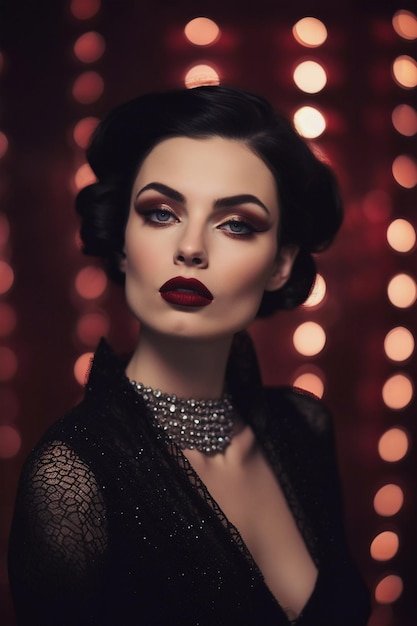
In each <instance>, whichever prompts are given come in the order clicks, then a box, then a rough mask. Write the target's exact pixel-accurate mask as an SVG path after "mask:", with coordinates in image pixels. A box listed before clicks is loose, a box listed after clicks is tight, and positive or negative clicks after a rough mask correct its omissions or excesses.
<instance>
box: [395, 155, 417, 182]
mask: <svg viewBox="0 0 417 626" xmlns="http://www.w3.org/2000/svg"><path fill="white" fill-rule="evenodd" d="M392 175H393V176H394V178H395V180H396V182H397V183H398V184H399V185H401V186H402V187H405V188H406V189H411V188H412V187H415V186H416V185H417V162H416V161H415V160H414V159H413V158H412V157H410V156H407V155H406V154H401V155H400V156H398V157H397V158H396V159H395V160H394V162H393V164H392Z"/></svg>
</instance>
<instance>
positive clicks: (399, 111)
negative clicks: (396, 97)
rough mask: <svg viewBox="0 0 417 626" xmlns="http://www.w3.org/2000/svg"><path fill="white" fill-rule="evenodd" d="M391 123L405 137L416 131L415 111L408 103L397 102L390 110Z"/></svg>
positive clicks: (416, 117)
mask: <svg viewBox="0 0 417 626" xmlns="http://www.w3.org/2000/svg"><path fill="white" fill-rule="evenodd" d="M391 119H392V123H393V126H394V128H395V130H396V131H398V132H399V133H400V134H401V135H405V136H406V137H412V136H413V135H415V134H416V133H417V111H416V110H415V109H413V107H412V106H410V105H409V104H399V105H398V106H397V107H395V109H394V110H393V112H392V116H391Z"/></svg>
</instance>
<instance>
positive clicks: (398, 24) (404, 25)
mask: <svg viewBox="0 0 417 626" xmlns="http://www.w3.org/2000/svg"><path fill="white" fill-rule="evenodd" d="M392 25H393V28H394V30H395V32H396V33H397V35H399V36H400V37H403V39H409V40H412V39H417V16H416V15H415V14H414V13H412V12H411V11H406V10H404V9H401V10H400V11H397V12H396V13H395V14H394V16H393V18H392Z"/></svg>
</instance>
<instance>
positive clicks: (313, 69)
mask: <svg viewBox="0 0 417 626" xmlns="http://www.w3.org/2000/svg"><path fill="white" fill-rule="evenodd" d="M293 78H294V82H295V84H296V85H297V87H298V88H299V89H301V91H305V92H306V93H318V92H319V91H321V90H322V89H323V87H325V85H326V82H327V75H326V72H325V69H324V67H323V66H322V65H320V63H317V62H316V61H303V62H302V63H300V64H299V65H297V67H296V68H295V70H294V74H293Z"/></svg>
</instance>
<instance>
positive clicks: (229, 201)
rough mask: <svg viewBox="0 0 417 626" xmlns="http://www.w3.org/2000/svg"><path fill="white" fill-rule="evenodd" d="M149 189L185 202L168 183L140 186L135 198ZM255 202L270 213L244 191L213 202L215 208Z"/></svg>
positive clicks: (180, 194)
mask: <svg viewBox="0 0 417 626" xmlns="http://www.w3.org/2000/svg"><path fill="white" fill-rule="evenodd" d="M149 189H153V190H154V191H158V192H159V193H161V194H163V195H164V196H167V198H171V200H175V202H182V203H185V196H183V194H182V193H180V192H179V191H177V190H176V189H172V187H168V185H164V184H163V183H157V182H155V183H149V184H148V185H145V187H142V189H140V190H139V191H138V193H137V194H136V198H138V197H139V196H140V195H141V194H142V193H143V192H144V191H148V190H149ZM249 203H250V204H256V205H258V206H259V207H261V209H263V210H264V211H265V212H266V213H267V214H268V215H269V214H270V211H269V209H268V208H267V207H266V206H265V204H264V203H263V202H261V200H259V198H257V197H256V196H254V195H252V194H248V193H244V194H239V195H237V196H228V197H227V198H219V199H218V200H216V202H215V203H214V206H215V208H216V209H222V208H227V207H232V206H236V205H238V204H249Z"/></svg>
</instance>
